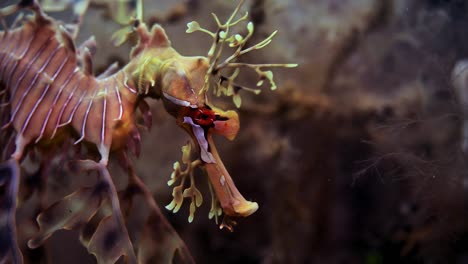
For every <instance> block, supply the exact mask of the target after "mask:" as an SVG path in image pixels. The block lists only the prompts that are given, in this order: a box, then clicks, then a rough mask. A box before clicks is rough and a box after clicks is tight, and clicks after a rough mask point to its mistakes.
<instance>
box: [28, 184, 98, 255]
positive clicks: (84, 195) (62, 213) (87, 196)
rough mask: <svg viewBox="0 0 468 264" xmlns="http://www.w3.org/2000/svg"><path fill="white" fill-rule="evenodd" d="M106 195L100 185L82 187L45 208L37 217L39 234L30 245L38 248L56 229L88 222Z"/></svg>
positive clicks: (68, 227) (69, 227)
mask: <svg viewBox="0 0 468 264" xmlns="http://www.w3.org/2000/svg"><path fill="white" fill-rule="evenodd" d="M104 195H105V192H103V191H102V188H101V187H100V186H99V185H98V186H96V187H94V188H81V189H80V190H78V191H76V192H74V193H72V194H70V195H68V196H66V197H64V198H63V199H62V200H60V201H58V202H56V203H55V204H53V205H52V206H50V207H49V208H47V209H46V210H44V211H43V212H42V213H41V214H39V216H38V217H37V222H38V223H39V227H40V231H39V234H37V235H36V236H35V237H34V238H32V239H31V240H29V242H28V246H29V247H30V248H37V247H39V246H40V245H41V244H42V243H44V241H45V240H46V239H47V238H49V237H50V236H51V235H52V234H53V233H54V232H55V231H57V230H60V229H67V230H71V229H75V228H77V227H80V226H81V225H83V224H85V223H87V222H88V221H89V220H90V219H91V217H93V215H94V214H95V213H96V211H97V210H98V209H99V207H100V206H101V203H102V201H103V198H104Z"/></svg>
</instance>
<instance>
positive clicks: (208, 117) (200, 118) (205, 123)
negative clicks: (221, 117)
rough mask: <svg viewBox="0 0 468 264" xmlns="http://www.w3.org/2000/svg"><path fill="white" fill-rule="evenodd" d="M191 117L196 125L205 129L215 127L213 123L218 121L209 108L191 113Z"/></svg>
mask: <svg viewBox="0 0 468 264" xmlns="http://www.w3.org/2000/svg"><path fill="white" fill-rule="evenodd" d="M190 115H191V117H192V119H193V121H194V122H195V124H197V125H200V126H201V127H204V128H207V127H213V126H214V123H213V122H214V121H216V120H217V118H216V114H215V112H214V111H213V110H211V109H208V108H197V109H194V110H192V111H191V113H190Z"/></svg>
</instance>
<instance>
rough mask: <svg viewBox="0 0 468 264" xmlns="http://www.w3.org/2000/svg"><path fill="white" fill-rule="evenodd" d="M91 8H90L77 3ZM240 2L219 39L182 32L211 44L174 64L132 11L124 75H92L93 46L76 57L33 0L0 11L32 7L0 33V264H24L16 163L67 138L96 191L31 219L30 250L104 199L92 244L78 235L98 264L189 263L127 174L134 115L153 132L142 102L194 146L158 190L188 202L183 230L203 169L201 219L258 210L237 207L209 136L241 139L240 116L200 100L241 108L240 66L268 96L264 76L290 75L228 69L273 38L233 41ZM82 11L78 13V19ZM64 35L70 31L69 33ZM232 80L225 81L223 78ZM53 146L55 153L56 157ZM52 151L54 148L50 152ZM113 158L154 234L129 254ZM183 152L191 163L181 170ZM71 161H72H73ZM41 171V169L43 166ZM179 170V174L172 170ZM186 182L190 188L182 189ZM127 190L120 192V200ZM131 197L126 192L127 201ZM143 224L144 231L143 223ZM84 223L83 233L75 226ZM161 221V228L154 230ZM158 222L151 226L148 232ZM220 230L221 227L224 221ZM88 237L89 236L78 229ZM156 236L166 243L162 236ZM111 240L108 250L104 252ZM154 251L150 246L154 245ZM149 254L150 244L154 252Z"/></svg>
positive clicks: (240, 200) (159, 34) (134, 145)
mask: <svg viewBox="0 0 468 264" xmlns="http://www.w3.org/2000/svg"><path fill="white" fill-rule="evenodd" d="M78 2H80V3H83V2H84V3H89V1H78ZM243 2H244V1H240V3H239V5H238V6H237V7H236V9H235V10H234V12H233V13H232V15H231V16H230V17H229V18H228V20H227V21H226V22H225V23H221V22H220V20H219V18H218V17H217V16H216V15H213V16H214V19H215V21H216V23H217V26H218V30H217V31H216V32H210V31H208V30H206V29H204V28H201V27H200V25H199V24H198V23H197V22H191V23H189V24H188V30H187V32H188V33H191V32H194V31H201V32H204V33H207V34H208V35H210V36H211V37H212V38H213V44H212V46H211V48H210V50H209V51H208V55H207V56H206V57H201V56H195V57H187V56H182V55H180V54H179V53H178V52H177V51H176V50H174V49H173V48H172V47H171V42H170V41H169V39H168V37H167V35H166V33H165V31H164V29H163V28H162V27H161V26H159V25H154V26H153V27H152V28H151V30H149V29H148V28H147V26H146V24H145V23H144V22H143V20H142V4H141V1H139V4H138V5H137V17H136V18H135V19H133V20H132V21H131V26H129V27H127V28H124V29H123V30H121V31H119V32H118V33H117V34H116V35H115V37H116V41H117V42H119V43H122V42H123V41H125V40H126V39H127V37H128V36H129V35H131V34H134V35H136V36H137V37H138V42H137V44H136V45H135V46H134V47H133V49H132V51H131V53H130V61H129V62H128V64H127V65H126V66H124V67H123V68H122V69H117V68H116V67H113V66H111V67H110V68H109V70H107V71H106V72H104V73H103V74H101V75H100V76H97V77H96V76H94V75H93V70H92V60H91V56H92V54H93V53H94V52H95V43H94V42H93V40H92V39H90V40H88V41H87V42H85V43H84V44H83V45H81V46H80V47H79V48H76V47H75V37H76V34H77V30H76V29H77V27H75V28H74V29H75V30H73V27H71V28H72V31H69V30H68V29H67V27H65V26H63V25H61V24H60V23H58V22H57V21H56V20H54V19H53V18H51V17H49V16H48V15H46V14H45V13H44V12H43V10H42V9H41V7H40V5H39V4H38V3H37V2H36V1H34V0H22V1H20V2H19V4H17V5H13V6H9V7H5V8H3V9H0V18H2V17H5V16H7V15H10V14H13V13H15V12H17V11H18V10H20V9H24V8H27V9H30V10H32V11H33V16H31V17H28V18H26V19H25V22H24V24H22V26H20V27H16V28H12V29H8V28H6V29H5V31H3V32H0V40H1V42H0V46H1V47H2V48H3V50H2V51H0V56H1V57H0V73H1V74H0V84H1V87H2V89H1V100H2V104H3V105H4V106H6V107H4V108H2V112H0V117H1V120H4V121H6V122H5V123H4V124H2V125H3V129H6V130H8V131H10V133H7V134H5V135H8V138H9V139H12V140H10V142H14V143H13V144H12V151H11V153H10V152H9V151H8V149H9V148H6V151H5V153H6V155H4V157H3V159H4V160H6V161H5V162H4V163H3V164H2V165H1V166H0V172H1V173H0V187H1V188H5V191H3V192H2V193H1V196H2V197H1V198H2V199H0V205H2V206H1V207H0V215H1V218H0V242H2V244H1V245H0V261H1V260H5V259H6V258H8V257H10V259H11V261H12V262H14V263H21V262H22V255H21V252H20V250H19V247H18V245H17V241H16V218H15V210H16V207H17V204H16V197H17V196H18V187H19V182H20V180H19V178H20V166H19V164H20V163H21V162H22V161H23V160H24V158H25V155H26V154H28V153H30V151H33V150H35V149H38V150H41V151H44V152H47V149H55V150H57V147H56V146H57V145H60V144H63V142H64V141H66V140H67V139H72V140H73V141H74V143H73V145H75V146H81V145H82V144H84V143H85V144H87V145H86V146H88V145H91V146H94V148H90V151H92V150H93V149H94V150H96V151H97V153H98V154H99V156H100V158H99V159H98V160H97V161H96V160H95V158H93V156H92V155H88V156H86V157H85V159H83V160H79V161H77V164H78V167H79V168H80V169H81V170H85V171H97V172H98V174H99V176H100V177H99V180H98V182H97V184H96V186H95V187H94V188H82V189H80V190H78V191H76V192H74V193H72V194H70V195H68V196H66V197H65V198H63V199H62V200H60V201H58V202H56V203H54V204H52V205H51V206H49V207H48V208H46V209H45V210H43V211H42V212H41V213H40V214H39V216H38V218H37V221H38V224H39V227H40V230H39V233H38V234H36V235H35V236H34V237H33V238H32V239H31V240H30V241H29V242H28V246H29V247H32V248H35V247H38V246H40V245H41V244H42V243H43V242H44V241H45V240H46V239H47V238H48V237H50V235H51V234H52V233H53V232H55V231H57V230H59V229H62V228H64V229H71V228H83V225H85V226H86V225H88V226H89V223H90V222H93V221H91V220H92V219H93V218H94V216H95V215H96V214H97V212H99V210H100V209H101V207H102V205H103V203H104V201H109V204H110V207H111V209H112V210H111V213H110V214H108V215H105V216H103V217H102V218H101V219H99V220H98V221H97V226H96V227H94V228H91V230H94V231H93V232H91V233H92V234H91V235H89V234H88V235H87V236H83V235H82V237H81V240H82V242H83V244H84V245H85V246H86V247H87V248H88V250H89V251H90V252H91V253H92V254H94V255H96V257H97V259H98V262H102V263H114V262H115V261H117V260H118V259H119V258H120V257H121V256H122V255H124V256H126V259H127V261H128V262H130V263H136V262H137V259H138V262H141V263H147V262H148V261H150V260H154V258H156V259H158V258H163V259H165V260H170V259H172V257H173V256H174V254H175V251H176V250H178V251H179V253H180V254H181V255H183V256H185V258H184V259H185V260H186V261H187V262H190V261H191V260H192V259H191V257H190V255H189V254H188V253H187V252H186V248H185V245H184V244H183V242H181V241H180V239H178V236H177V235H175V234H173V231H172V229H171V228H170V227H167V225H166V222H163V220H161V218H162V216H161V213H160V211H159V208H158V207H157V205H156V203H155V202H154V199H153V197H152V195H151V194H150V193H149V191H148V189H147V187H146V186H145V185H144V184H143V182H142V181H141V180H140V179H139V177H137V176H136V174H135V170H134V169H133V166H132V164H131V162H130V160H129V159H128V158H127V152H128V151H132V152H134V153H135V154H137V156H138V153H139V145H140V135H139V132H138V129H137V124H136V118H135V115H136V114H137V111H136V110H137V109H138V110H139V111H140V112H141V113H142V114H143V119H144V121H145V124H146V125H147V126H148V127H150V126H151V118H150V117H151V112H150V110H149V107H148V104H147V103H146V102H145V99H146V98H153V99H160V100H162V102H163V104H164V106H165V109H166V110H167V112H168V113H170V114H171V115H172V116H174V117H175V119H176V123H177V124H178V125H179V126H180V127H182V128H183V129H184V130H185V131H187V132H188V134H189V135H190V136H191V138H192V139H193V143H194V144H193V145H192V144H188V145H186V146H184V147H183V148H182V152H183V155H182V163H183V164H182V165H181V164H180V163H179V162H176V163H174V172H173V173H172V175H171V179H170V181H169V182H168V184H169V185H173V184H175V183H176V182H179V185H177V186H176V187H174V190H173V197H174V199H173V201H172V202H171V203H170V204H169V205H168V206H167V208H168V209H169V210H172V211H174V212H177V211H178V210H179V209H180V208H181V205H182V203H183V200H184V198H190V199H191V204H190V215H189V221H190V222H191V221H192V220H193V217H194V213H195V209H196V207H199V206H200V205H201V203H202V195H201V193H200V191H199V190H198V189H197V188H196V186H195V180H194V173H193V171H194V169H195V168H197V167H202V168H204V169H205V170H206V172H207V174H208V178H209V183H210V184H209V186H210V188H211V190H212V203H211V210H210V214H209V217H210V218H212V217H215V219H216V221H217V218H218V217H219V216H220V215H221V214H222V213H224V214H225V215H226V216H229V217H246V216H249V215H251V214H252V213H254V212H255V211H256V210H257V209H258V204H257V203H255V202H250V201H247V200H246V199H245V198H244V197H243V196H242V195H241V193H240V192H239V190H238V189H237V188H236V186H235V184H234V181H233V180H232V178H231V176H230V175H229V173H228V172H227V170H226V168H225V167H224V164H223V162H222V160H221V158H220V156H219V154H218V152H217V150H216V147H215V145H214V143H213V135H214V134H219V135H222V136H224V137H226V138H228V139H231V140H232V139H234V138H235V136H236V135H237V132H238V130H239V118H238V115H237V113H236V112H235V111H232V110H229V111H224V110H221V109H219V108H216V107H215V106H213V105H212V104H211V103H210V102H209V93H208V92H210V91H212V92H214V94H216V95H218V96H219V95H226V96H232V97H233V101H234V103H235V104H236V106H238V107H239V106H240V104H241V99H240V95H239V92H240V91H241V90H246V91H251V92H254V93H259V92H260V90H258V89H252V88H248V87H244V86H240V85H238V84H236V83H235V80H236V78H237V76H238V75H239V72H240V70H241V68H248V69H252V70H254V71H255V72H256V73H257V74H258V76H259V82H258V83H257V86H262V85H263V82H264V80H268V81H269V83H270V85H271V88H272V89H275V88H276V85H275V83H274V81H273V74H272V72H271V71H265V70H263V68H265V67H295V66H296V65H295V64H250V63H242V62H236V60H237V59H238V58H239V57H241V56H242V55H244V54H246V53H248V52H251V51H253V50H257V49H261V48H263V47H265V46H266V45H268V44H269V43H270V42H271V39H272V38H273V36H274V35H275V34H276V32H274V33H273V34H271V35H270V36H269V37H267V38H266V39H265V40H263V41H261V42H259V43H257V44H255V45H253V46H251V47H248V48H245V46H246V45H247V41H248V40H249V39H250V38H251V37H252V35H253V32H254V26H253V23H251V22H249V23H247V32H248V33H247V35H246V36H242V35H240V34H231V32H230V31H231V27H233V26H235V25H237V24H239V23H240V22H242V21H244V20H246V19H247V17H248V14H245V15H244V16H242V17H240V18H236V16H237V14H238V12H239V10H240V8H241V6H242V4H243ZM85 9H86V8H85V6H84V7H83V6H80V8H76V9H75V10H78V11H77V13H82V12H83V10H85ZM69 28H70V27H69ZM226 45H228V46H229V47H231V48H234V50H235V51H234V53H233V54H232V55H231V56H229V57H227V58H225V59H223V60H221V55H222V51H223V49H224V48H225V46H226ZM226 72H230V73H231V74H230V75H226ZM54 146H55V147H54ZM58 149H60V148H58ZM111 154H112V155H115V156H116V157H118V158H120V160H121V164H120V165H121V166H122V167H123V168H124V169H125V170H126V171H127V172H128V174H129V186H130V185H131V186H132V187H133V188H136V189H137V190H138V192H137V193H142V194H143V196H144V197H145V199H146V201H147V204H148V205H149V207H150V208H151V209H152V211H153V212H152V214H150V217H149V221H148V222H147V229H148V226H149V227H151V226H155V225H156V226H157V228H153V229H151V228H150V229H149V230H150V231H152V232H143V235H142V239H141V241H140V243H139V244H138V246H137V249H138V254H135V252H134V249H133V245H132V241H131V239H130V236H129V234H128V231H127V228H126V226H125V215H124V214H123V212H122V209H121V204H124V203H126V201H125V200H122V199H119V196H118V194H117V190H116V187H115V185H114V183H113V180H112V177H111V176H110V174H109V171H108V169H107V164H108V161H109V156H110V155H111ZM192 154H195V155H196V156H198V157H199V158H197V159H195V160H193V161H192V160H191V156H192ZM79 157H81V156H79ZM45 162H47V161H45ZM182 167H185V168H182ZM187 179H190V185H189V187H186V181H187ZM128 188H129V187H127V191H128V190H129V189H128ZM130 193H131V192H130ZM156 218H158V221H155V219H156ZM151 220H153V221H151ZM83 223H85V224H83ZM161 223H162V224H161ZM157 224H160V225H161V226H158V225H157ZM222 226H226V227H228V228H231V226H230V223H225V222H224V223H223V224H222ZM84 229H85V230H87V232H89V230H88V229H89V228H84ZM158 232H161V233H160V234H161V235H165V236H167V237H176V238H177V239H169V240H168V239H163V238H164V237H161V240H158V239H157V238H154V239H148V238H147V236H148V233H154V234H152V235H153V236H158V235H159V233H158ZM164 232H166V233H168V234H164ZM109 237H111V238H112V239H111V243H109ZM155 241H159V242H155ZM151 245H154V247H153V248H152V246H151Z"/></svg>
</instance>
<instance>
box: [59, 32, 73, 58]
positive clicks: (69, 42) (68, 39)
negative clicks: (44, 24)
mask: <svg viewBox="0 0 468 264" xmlns="http://www.w3.org/2000/svg"><path fill="white" fill-rule="evenodd" d="M57 33H58V34H57V37H58V39H59V40H60V42H61V43H62V44H63V45H64V46H65V47H66V48H67V49H68V50H69V51H71V52H73V53H75V54H76V47H75V42H74V41H73V38H72V36H71V35H70V33H69V32H68V31H67V30H66V29H65V27H64V26H62V25H58V27H57Z"/></svg>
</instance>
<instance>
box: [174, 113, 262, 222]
mask: <svg viewBox="0 0 468 264" xmlns="http://www.w3.org/2000/svg"><path fill="white" fill-rule="evenodd" d="M181 125H182V126H183V127H184V128H185V129H186V130H187V131H188V132H189V134H190V135H191V136H192V138H193V139H194V142H195V143H196V144H198V146H199V149H200V157H201V160H202V161H203V162H204V167H205V169H206V171H207V173H208V177H209V179H210V182H211V185H212V186H213V189H214V191H215V193H216V196H217V198H218V200H219V202H220V204H221V207H222V209H223V212H224V213H225V214H226V215H228V216H242V217H246V216H249V215H251V214H253V213H254V212H255V211H257V209H258V204H257V203H256V202H250V201H247V200H246V199H245V198H244V197H243V196H242V194H241V193H240V192H239V190H238V189H237V187H236V185H235V184H234V181H233V180H232V178H231V175H230V174H229V172H228V171H227V170H226V167H225V166H224V164H223V161H222V160H221V158H220V156H219V154H218V151H217V149H216V146H215V144H214V141H213V134H219V135H222V136H224V137H226V138H227V139H229V140H233V139H234V138H235V137H236V135H237V132H238V131H239V117H238V115H237V113H236V112H235V111H222V110H220V109H213V108H209V107H203V108H197V109H190V110H189V111H188V113H187V114H186V115H185V116H184V117H183V123H182V124H181Z"/></svg>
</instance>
